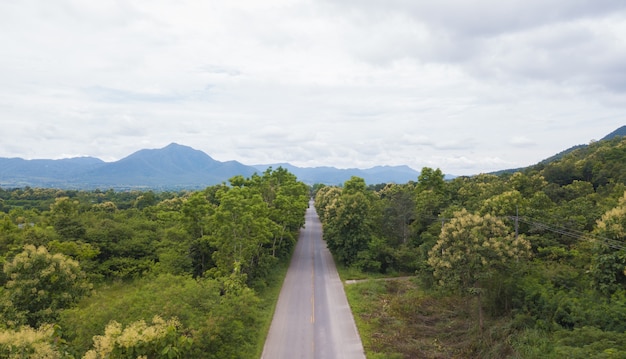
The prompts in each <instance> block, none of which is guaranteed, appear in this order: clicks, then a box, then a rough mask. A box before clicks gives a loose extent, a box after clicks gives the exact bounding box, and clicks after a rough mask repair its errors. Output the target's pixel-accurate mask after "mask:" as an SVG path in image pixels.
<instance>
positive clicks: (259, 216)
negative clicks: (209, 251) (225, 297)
mask: <svg viewBox="0 0 626 359" xmlns="http://www.w3.org/2000/svg"><path fill="white" fill-rule="evenodd" d="M219 198H220V205H219V207H217V209H216V210H215V214H214V219H213V220H212V221H211V225H212V228H211V233H210V235H209V241H210V243H211V245H212V246H213V247H214V248H215V249H216V250H215V252H213V255H212V257H213V260H214V261H215V264H216V267H215V269H214V271H215V272H216V274H218V276H225V277H227V276H229V275H230V274H231V273H233V271H234V270H235V269H236V268H240V269H241V273H242V274H246V275H248V274H253V272H254V271H258V270H263V269H266V268H263V265H262V264H264V263H262V259H263V255H264V254H265V253H264V252H263V248H264V246H266V245H267V246H269V243H270V239H271V238H272V233H273V232H274V229H275V228H273V226H275V224H274V223H273V222H272V221H271V220H270V219H269V217H268V215H269V213H268V212H269V210H268V207H267V204H266V203H265V202H264V201H263V199H262V197H261V195H260V194H257V193H255V192H254V191H252V190H251V189H250V188H247V187H234V188H231V189H228V190H224V191H223V192H222V193H221V194H220V195H219Z"/></svg>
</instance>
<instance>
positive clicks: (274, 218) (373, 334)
mask: <svg viewBox="0 0 626 359" xmlns="http://www.w3.org/2000/svg"><path fill="white" fill-rule="evenodd" d="M311 193H313V194H314V196H315V207H316V210H317V212H318V214H319V216H320V219H321V221H322V225H323V232H324V239H325V241H326V243H327V245H328V247H329V248H330V249H331V251H332V253H333V255H334V257H335V261H336V262H337V263H338V266H339V267H340V271H341V275H342V277H343V278H344V279H346V278H357V279H370V280H367V281H364V282H362V283H358V284H351V285H346V292H347V294H348V297H349V300H350V304H351V306H352V309H353V313H354V314H355V320H356V321H357V326H358V328H359V332H360V334H361V337H362V340H363V343H364V346H365V350H366V353H367V355H368V358H415V357H420V358H477V357H480V358H563V357H567V358H626V243H625V241H626V139H625V138H624V137H616V138H614V139H610V140H602V141H597V142H592V143H591V144H589V146H585V147H581V148H578V149H576V150H574V151H572V152H570V153H567V154H565V155H563V156H561V157H559V158H558V159H555V160H553V161H550V162H543V163H540V164H537V165H535V166H531V167H528V168H525V169H522V170H517V171H509V172H506V171H505V172H502V173H498V174H480V175H476V176H472V177H458V178H455V179H453V180H444V176H443V173H442V172H441V170H440V169H433V168H427V167H425V168H423V169H422V171H421V173H420V175H419V177H418V178H416V180H415V181H411V182H409V183H403V184H367V183H366V182H365V181H364V180H363V179H362V178H359V177H353V178H351V179H350V180H348V181H346V182H345V183H343V184H342V185H338V186H325V185H314V186H313V187H312V188H309V187H308V186H307V185H305V184H304V183H302V182H300V181H298V179H297V178H296V177H295V176H294V175H293V174H291V173H289V172H288V171H286V170H284V169H282V168H278V169H276V170H272V169H268V170H267V171H265V172H264V173H262V174H256V175H253V176H251V177H249V178H244V177H242V176H237V177H233V178H232V179H231V180H230V181H229V183H228V184H226V183H224V184H221V185H216V186H211V187H207V188H206V189H204V190H202V191H182V192H152V191H126V192H116V191H113V190H107V191H100V190H96V191H74V190H56V189H38V188H28V187H27V188H15V189H0V262H1V264H2V269H3V270H2V272H1V273H0V316H1V317H2V318H1V320H0V357H3V358H4V357H7V358H25V357H33V358H35V357H37V358H40V357H46V358H255V357H259V356H260V353H261V350H262V345H263V340H264V339H265V338H264V334H265V333H266V329H267V326H268V325H269V322H270V320H271V314H272V310H273V305H275V300H276V297H277V288H278V289H279V288H280V283H281V282H282V278H283V276H284V273H285V270H286V263H287V262H288V260H289V257H290V255H291V253H292V249H293V247H294V244H295V242H296V240H297V234H298V230H299V229H300V228H301V227H302V225H303V224H304V213H305V211H306V208H307V206H308V203H309V198H310V196H311ZM389 277H392V278H397V280H384V281H382V280H381V281H377V280H376V279H377V278H386V279H388V278H389ZM277 283H278V284H277Z"/></svg>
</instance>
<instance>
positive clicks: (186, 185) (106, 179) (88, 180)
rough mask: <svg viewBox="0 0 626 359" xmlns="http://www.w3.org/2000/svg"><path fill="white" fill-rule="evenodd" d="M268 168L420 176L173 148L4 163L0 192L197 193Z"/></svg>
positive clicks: (399, 179)
mask: <svg viewBox="0 0 626 359" xmlns="http://www.w3.org/2000/svg"><path fill="white" fill-rule="evenodd" d="M269 167H272V168H274V169H276V168H278V167H283V168H285V169H287V170H288V171H289V172H291V173H293V174H294V175H296V177H298V179H299V180H301V181H303V182H305V183H308V184H314V183H324V184H329V185H334V184H340V183H343V182H345V181H346V180H348V179H349V178H350V177H351V176H358V177H361V178H363V179H365V181H366V182H367V183H370V184H376V183H387V182H395V183H406V182H408V181H411V180H413V181H416V180H417V178H418V176H419V172H418V171H415V170H413V169H412V168H410V167H408V166H379V167H373V168H370V169H357V168H354V169H338V168H334V167H315V168H301V167H296V166H293V165H290V164H288V163H283V164H271V165H254V166H248V165H244V164H242V163H240V162H237V161H226V162H221V161H217V160H215V159H213V158H211V157H210V156H209V155H207V154H206V153H204V152H202V151H199V150H196V149H193V148H191V147H188V146H183V145H180V144H176V143H171V144H169V145H168V146H166V147H164V148H161V149H143V150H139V151H137V152H135V153H133V154H131V155H129V156H127V157H125V158H122V159H121V160H119V161H115V162H104V161H102V160H100V159H98V158H94V157H76V158H67V159H60V160H50V159H36V160H25V159H22V158H0V187H4V188H15V187H25V186H30V187H47V188H64V189H67V188H73V189H96V188H100V189H105V188H106V189H108V188H113V189H157V190H165V189H168V190H169V189H199V188H204V187H206V186H210V185H214V184H219V183H222V182H228V179H230V178H232V177H234V176H237V175H242V176H244V177H249V176H251V175H253V174H254V173H262V172H264V171H265V170H267V169H268V168H269Z"/></svg>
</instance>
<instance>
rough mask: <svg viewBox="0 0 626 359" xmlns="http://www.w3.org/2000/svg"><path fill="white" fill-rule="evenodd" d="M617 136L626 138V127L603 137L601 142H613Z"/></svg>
mask: <svg viewBox="0 0 626 359" xmlns="http://www.w3.org/2000/svg"><path fill="white" fill-rule="evenodd" d="M617 136H622V137H624V136H626V126H622V127H620V128H618V129H617V130H615V131H613V132H611V133H609V134H608V135H606V136H604V137H602V139H601V140H600V141H604V140H612V139H614V138H615V137H617Z"/></svg>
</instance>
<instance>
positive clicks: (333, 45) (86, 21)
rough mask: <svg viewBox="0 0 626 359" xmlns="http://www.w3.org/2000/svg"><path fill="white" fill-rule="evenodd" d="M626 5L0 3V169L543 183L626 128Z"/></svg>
mask: <svg viewBox="0 0 626 359" xmlns="http://www.w3.org/2000/svg"><path fill="white" fill-rule="evenodd" d="M624 34H626V1H623V0H548V1H546V0H505V1H502V0H474V1H466V0H437V1H425V0H424V1H421V0H419V1H417V0H384V1H382V0H263V1H259V0H229V1H217V0H215V1H214V0H184V1H181V0H176V1H174V0H117V1H115V0H105V1H91V0H89V1H85V0H55V1H46V0H2V1H0V128H1V129H2V130H1V136H0V157H22V158H27V159H33V158H55V159H56V158H64V157H75V156H94V157H98V158H101V159H103V160H105V161H114V160H117V159H120V158H122V157H125V156H127V155H129V154H130V153H132V152H134V151H137V150H139V149H142V148H161V147H164V146H166V145H168V144H169V143H171V142H176V143H179V144H183V145H187V146H191V147H193V148H196V149H199V150H202V151H204V152H206V153H207V154H209V155H210V156H212V157H213V158H215V159H218V160H221V161H225V160H238V161H240V162H243V163H245V164H259V163H278V162H289V163H292V164H294V165H298V166H305V167H312V166H324V165H328V166H335V167H341V168H346V167H358V168H368V167H372V166H375V165H408V166H410V167H413V168H415V169H418V170H419V169H420V168H422V167H424V166H428V167H432V168H441V169H442V170H443V171H444V172H445V173H448V174H455V175H471V174H477V173H481V172H487V171H492V170H499V169H505V168H513V167H521V166H528V165H532V164H534V163H536V162H538V161H540V160H542V159H544V158H547V157H549V156H551V155H553V154H555V153H557V152H560V151H561V150H564V149H566V148H569V147H571V146H573V145H577V144H583V143H589V142H590V141H591V140H594V139H600V138H601V137H603V136H604V135H606V134H608V133H609V132H611V131H613V130H615V129H616V128H618V127H620V126H622V125H625V124H626V116H625V115H626V35H624Z"/></svg>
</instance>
